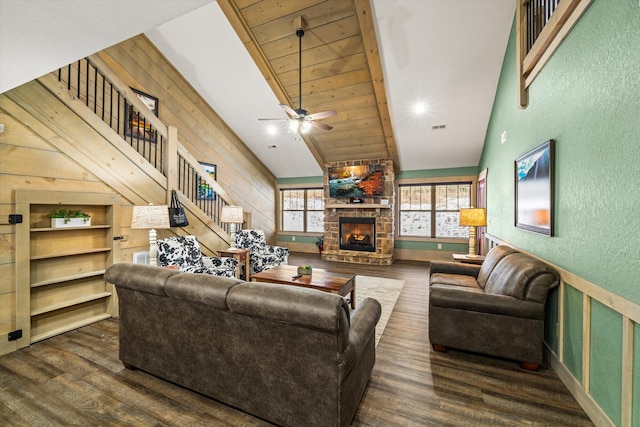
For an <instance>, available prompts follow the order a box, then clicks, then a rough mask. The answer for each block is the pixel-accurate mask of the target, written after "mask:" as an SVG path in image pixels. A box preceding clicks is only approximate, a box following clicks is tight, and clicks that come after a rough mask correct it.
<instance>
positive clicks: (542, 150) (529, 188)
mask: <svg viewBox="0 0 640 427" xmlns="http://www.w3.org/2000/svg"><path fill="white" fill-rule="evenodd" d="M554 145H555V144H554V140H552V139H551V140H549V141H547V142H545V143H544V144H542V145H540V146H539V147H536V148H534V149H533V150H531V151H529V152H528V153H526V154H524V155H523V156H521V157H518V158H517V159H516V161H515V226H516V227H518V228H522V229H524V230H528V231H533V232H535V233H540V234H544V235H546V236H553V197H554V190H553V187H554V178H553V175H554V163H555V155H554Z"/></svg>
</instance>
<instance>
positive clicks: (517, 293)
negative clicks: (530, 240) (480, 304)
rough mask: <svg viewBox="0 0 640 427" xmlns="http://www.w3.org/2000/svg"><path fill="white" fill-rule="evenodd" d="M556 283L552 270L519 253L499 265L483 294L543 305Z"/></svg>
mask: <svg viewBox="0 0 640 427" xmlns="http://www.w3.org/2000/svg"><path fill="white" fill-rule="evenodd" d="M558 282H559V278H558V275H557V273H556V272H555V270H553V269H552V268H551V267H549V266H548V265H547V264H545V263H544V262H542V261H540V260H538V259H536V258H533V257H531V256H529V255H526V254H523V253H520V252H518V253H513V254H510V255H507V256H505V257H504V258H503V259H502V260H501V261H499V262H498V264H497V265H496V266H495V268H494V269H493V271H492V272H491V275H490V276H489V279H488V280H487V283H486V286H485V292H487V293H490V294H500V295H508V296H512V297H515V298H518V299H530V300H533V301H537V302H541V303H543V302H544V301H545V300H546V298H547V293H548V290H549V289H550V288H554V287H555V286H557V284H558Z"/></svg>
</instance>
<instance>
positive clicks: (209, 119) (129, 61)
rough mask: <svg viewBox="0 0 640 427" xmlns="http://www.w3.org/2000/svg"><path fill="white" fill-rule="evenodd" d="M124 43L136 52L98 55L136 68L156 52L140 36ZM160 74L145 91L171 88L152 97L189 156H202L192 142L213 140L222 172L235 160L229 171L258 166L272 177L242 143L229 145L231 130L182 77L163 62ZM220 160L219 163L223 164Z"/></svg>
mask: <svg viewBox="0 0 640 427" xmlns="http://www.w3.org/2000/svg"><path fill="white" fill-rule="evenodd" d="M126 43H135V45H136V46H137V48H136V49H126V48H125V47H122V46H120V45H119V46H116V47H114V48H110V49H107V50H106V51H103V52H102V53H101V54H100V55H101V56H103V55H107V54H112V55H117V58H116V60H117V62H118V63H119V64H125V65H126V66H128V67H132V68H137V67H139V65H138V64H139V63H140V62H143V63H144V62H145V61H144V60H143V59H141V58H142V57H143V56H144V55H146V53H147V52H148V51H149V50H150V49H153V50H155V46H153V44H152V43H151V42H150V41H148V39H146V37H142V36H141V37H136V38H134V39H130V40H128V41H127V42H126ZM112 52H115V53H112ZM128 52H135V54H136V56H135V57H133V58H131V57H129V58H126V57H124V58H123V57H122V56H121V55H123V54H125V53H128ZM154 71H156V70H154ZM159 71H160V72H157V73H154V74H153V75H150V74H148V73H147V75H146V78H147V80H145V82H144V85H145V86H144V87H145V88H146V87H147V86H149V89H147V90H148V91H149V92H152V91H153V90H154V89H155V90H158V91H164V88H165V87H171V88H172V89H173V90H172V91H171V92H170V93H168V92H167V93H163V94H160V95H159V94H158V93H157V92H154V95H155V96H159V97H160V98H161V99H160V102H161V107H164V108H161V111H160V115H161V118H162V119H163V120H165V121H166V122H167V123H169V124H171V125H175V126H176V127H177V128H178V129H179V136H180V137H181V139H183V140H185V145H186V146H187V148H188V149H189V150H190V151H191V152H192V154H194V155H197V153H198V152H199V151H200V153H201V154H205V153H204V152H202V150H203V146H202V144H197V141H195V142H194V141H193V140H200V141H202V142H204V144H205V145H208V144H209V141H211V139H215V140H216V142H217V143H218V144H216V146H215V150H217V151H220V150H222V153H221V155H220V154H218V156H220V158H219V159H218V160H217V161H218V163H217V164H219V166H222V168H224V164H223V163H224V161H225V160H226V159H229V158H236V160H237V161H238V162H239V163H238V164H236V165H231V166H232V168H233V167H237V166H238V165H242V166H244V167H246V168H247V169H248V170H253V169H256V168H258V169H259V166H261V167H262V168H263V170H262V171H261V172H263V173H267V174H268V175H271V174H270V172H268V170H267V169H266V167H265V166H264V165H263V164H262V163H261V162H260V161H259V159H257V158H256V157H255V156H254V155H253V153H251V152H250V151H249V150H248V149H247V148H246V146H244V144H242V143H241V141H239V140H236V141H231V139H230V138H229V136H228V135H229V133H230V130H229V129H228V127H227V126H226V124H225V123H224V122H223V121H222V120H221V119H220V118H219V116H217V114H215V112H213V110H211V109H210V107H209V106H208V105H207V104H206V102H205V101H204V100H202V99H201V97H200V96H199V95H198V94H197V93H196V92H195V90H194V89H193V88H192V87H191V86H190V85H188V83H186V82H184V81H181V76H180V75H179V73H178V72H177V71H176V70H175V69H174V68H173V66H171V65H170V64H168V63H165V61H162V67H161V68H160V70H159ZM145 73H146V72H145ZM136 76H137V77H139V76H138V75H137V74H136ZM178 89H179V90H178ZM165 104H166V105H165ZM194 107H196V108H194ZM163 112H164V113H165V114H166V113H169V114H170V115H169V116H166V118H165V115H163ZM181 123H184V125H181ZM221 129H222V130H224V131H225V132H222V131H221ZM198 131H200V132H198ZM225 150H226V151H225ZM207 159H210V156H209V155H207ZM220 160H222V162H221V161H220Z"/></svg>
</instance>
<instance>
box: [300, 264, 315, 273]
mask: <svg viewBox="0 0 640 427" xmlns="http://www.w3.org/2000/svg"><path fill="white" fill-rule="evenodd" d="M311 271H312V268H311V266H310V265H309V264H307V265H299V266H298V274H311Z"/></svg>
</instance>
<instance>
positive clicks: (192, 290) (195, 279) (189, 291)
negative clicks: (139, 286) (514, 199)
mask: <svg viewBox="0 0 640 427" xmlns="http://www.w3.org/2000/svg"><path fill="white" fill-rule="evenodd" d="M239 283H242V280H239V279H232V278H228V277H220V276H212V275H209V274H195V273H184V274H180V275H178V276H175V277H172V278H170V279H169V280H167V284H166V285H165V292H166V294H167V295H168V296H170V297H173V298H176V299H181V300H184V301H188V302H194V303H197V304H203V305H210V306H212V307H215V308H217V309H220V310H225V309H226V308H227V302H226V300H227V294H228V293H229V290H231V288H233V287H234V286H236V285H238V284H239Z"/></svg>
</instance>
